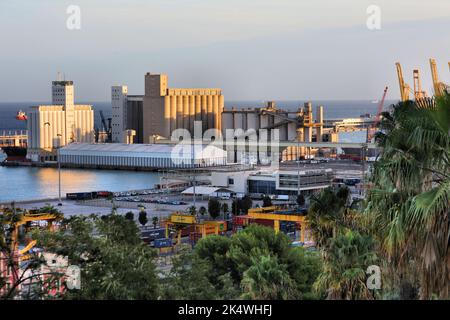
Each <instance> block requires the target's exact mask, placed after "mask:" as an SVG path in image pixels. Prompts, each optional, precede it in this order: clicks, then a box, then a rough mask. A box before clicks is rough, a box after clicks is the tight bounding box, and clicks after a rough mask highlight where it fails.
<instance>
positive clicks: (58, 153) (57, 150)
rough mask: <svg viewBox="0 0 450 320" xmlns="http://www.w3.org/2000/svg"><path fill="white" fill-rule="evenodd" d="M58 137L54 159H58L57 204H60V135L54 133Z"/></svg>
mask: <svg viewBox="0 0 450 320" xmlns="http://www.w3.org/2000/svg"><path fill="white" fill-rule="evenodd" d="M56 136H57V137H58V147H57V149H56V152H57V155H56V159H57V161H58V206H62V201H61V161H60V158H59V156H60V151H59V149H61V137H62V135H61V134H60V133H58V134H57V135H56Z"/></svg>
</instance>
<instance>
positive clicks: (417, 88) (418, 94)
mask: <svg viewBox="0 0 450 320" xmlns="http://www.w3.org/2000/svg"><path fill="white" fill-rule="evenodd" d="M413 77H414V98H415V99H416V100H420V99H423V98H426V97H427V93H426V92H425V91H423V90H422V84H421V82H420V72H419V70H418V69H414V70H413Z"/></svg>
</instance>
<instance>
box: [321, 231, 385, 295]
mask: <svg viewBox="0 0 450 320" xmlns="http://www.w3.org/2000/svg"><path fill="white" fill-rule="evenodd" d="M373 250H374V242H373V239H372V238H371V237H370V236H368V235H361V234H360V233H358V232H354V231H347V232H346V233H345V234H340V235H338V236H337V237H336V238H333V239H331V241H330V245H329V248H328V249H327V250H326V251H325V252H324V267H323V272H322V273H321V274H320V275H319V277H318V278H317V280H316V282H315V284H314V289H315V290H316V291H317V292H319V293H321V292H322V293H323V292H326V297H327V299H333V300H336V299H337V300H355V299H358V300H359V299H373V298H374V296H373V294H372V292H371V291H370V290H369V289H368V287H367V285H366V269H367V267H368V266H370V265H373V264H375V263H376V262H377V256H376V255H375V253H374V251H373Z"/></svg>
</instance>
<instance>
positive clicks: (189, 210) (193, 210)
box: [188, 206, 197, 216]
mask: <svg viewBox="0 0 450 320" xmlns="http://www.w3.org/2000/svg"><path fill="white" fill-rule="evenodd" d="M188 212H189V214H190V215H193V216H195V215H196V214H197V208H196V207H195V206H190V207H189V208H188Z"/></svg>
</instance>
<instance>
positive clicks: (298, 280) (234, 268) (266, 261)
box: [162, 225, 321, 299]
mask: <svg viewBox="0 0 450 320" xmlns="http://www.w3.org/2000/svg"><path fill="white" fill-rule="evenodd" d="M320 268H321V264H320V258H319V256H318V255H317V254H316V253H315V252H308V251H306V250H305V249H303V248H292V247H290V246H289V240H288V238H287V237H286V236H285V235H284V234H282V233H279V234H275V232H274V231H273V230H272V229H270V228H267V227H263V226H258V225H251V226H249V227H248V228H247V229H245V230H243V231H241V232H239V233H237V234H235V235H233V236H232V237H231V238H226V237H220V236H210V237H208V238H205V239H202V240H200V241H199V242H198V244H197V245H196V247H195V249H194V250H193V251H192V252H186V253H184V254H182V255H180V257H179V258H178V259H176V260H175V262H174V267H173V269H172V271H171V272H170V274H169V275H168V277H167V278H166V280H165V282H164V284H163V293H162V295H163V298H167V299H238V298H246V299H311V298H314V295H313V293H312V285H313V283H314V281H315V279H316V277H317V276H318V274H319V272H320Z"/></svg>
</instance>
